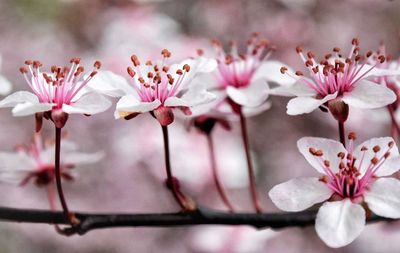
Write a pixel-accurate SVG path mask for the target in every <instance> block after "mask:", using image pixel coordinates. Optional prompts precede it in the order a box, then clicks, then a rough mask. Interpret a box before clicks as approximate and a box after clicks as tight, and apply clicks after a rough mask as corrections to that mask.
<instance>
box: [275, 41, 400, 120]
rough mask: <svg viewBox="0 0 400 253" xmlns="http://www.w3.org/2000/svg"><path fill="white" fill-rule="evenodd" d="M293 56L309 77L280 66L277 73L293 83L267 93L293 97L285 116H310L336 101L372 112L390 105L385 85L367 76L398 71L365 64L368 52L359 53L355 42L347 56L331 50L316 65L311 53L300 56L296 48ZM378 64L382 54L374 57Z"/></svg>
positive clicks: (357, 43) (383, 74) (299, 49)
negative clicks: (301, 62)
mask: <svg viewBox="0 0 400 253" xmlns="http://www.w3.org/2000/svg"><path fill="white" fill-rule="evenodd" d="M296 51H297V53H298V54H299V56H300V57H301V59H302V60H303V62H304V64H305V66H306V67H307V69H308V72H309V75H310V77H311V78H307V77H305V76H304V75H303V73H302V72H301V71H296V72H293V71H291V70H289V69H288V68H287V67H282V68H281V72H282V73H283V74H286V75H289V76H291V77H293V79H295V80H296V82H295V83H294V84H293V85H287V86H282V87H278V88H275V89H272V90H271V92H270V93H271V94H277V95H284V96H296V98H293V99H291V100H290V101H289V103H288V105H287V113H288V114H289V115H298V114H303V113H310V112H312V111H313V110H315V109H317V108H318V107H321V106H322V107H328V108H329V106H330V105H331V103H332V105H333V103H335V102H337V101H342V102H344V103H345V104H347V105H350V106H354V107H358V108H362V109H374V108H379V107H383V106H385V105H388V104H391V103H393V102H394V101H395V100H396V96H395V94H394V93H393V92H392V91H391V90H390V89H388V88H387V87H385V86H382V85H378V84H377V83H375V82H371V81H368V80H367V79H368V77H370V76H386V75H399V74H400V72H399V71H388V70H384V69H379V68H378V67H377V65H378V64H374V65H369V64H368V59H369V58H370V57H371V56H372V52H367V53H366V55H365V56H364V55H361V54H360V48H359V42H358V40H357V39H353V41H352V48H351V50H350V53H349V54H348V55H343V54H341V53H340V49H339V48H336V47H335V48H334V49H333V53H328V54H327V55H325V57H324V59H323V60H321V61H320V62H317V61H316V59H315V57H314V54H313V53H312V52H308V53H307V54H306V55H304V54H303V50H302V49H301V48H300V47H297V48H296ZM378 60H379V62H380V63H382V62H384V61H385V57H384V56H383V55H379V56H378Z"/></svg>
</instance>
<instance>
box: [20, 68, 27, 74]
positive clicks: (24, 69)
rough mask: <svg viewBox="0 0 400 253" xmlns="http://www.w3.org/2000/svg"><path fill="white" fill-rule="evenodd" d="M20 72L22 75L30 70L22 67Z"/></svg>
mask: <svg viewBox="0 0 400 253" xmlns="http://www.w3.org/2000/svg"><path fill="white" fill-rule="evenodd" d="M19 72H21V74H25V73H28V70H27V69H26V68H25V67H20V68H19Z"/></svg>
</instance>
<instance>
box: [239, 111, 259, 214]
mask: <svg viewBox="0 0 400 253" xmlns="http://www.w3.org/2000/svg"><path fill="white" fill-rule="evenodd" d="M238 114H239V117H240V127H241V130H242V139H243V145H244V150H245V152H246V160H247V170H248V174H249V181H250V193H251V197H252V199H253V205H254V208H255V210H256V212H257V213H262V209H261V204H260V201H259V199H258V195H257V188H256V179H255V175H254V169H253V163H252V160H251V155H250V144H249V137H248V134H247V125H246V118H245V117H244V115H243V111H242V109H241V108H240V110H239V113H238Z"/></svg>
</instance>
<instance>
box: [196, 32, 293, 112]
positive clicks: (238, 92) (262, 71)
mask: <svg viewBox="0 0 400 253" xmlns="http://www.w3.org/2000/svg"><path fill="white" fill-rule="evenodd" d="M213 45H214V47H215V49H216V54H217V55H216V59H217V61H218V68H217V70H216V71H215V73H214V76H213V78H211V77H210V76H208V77H206V78H207V79H204V80H202V82H203V83H206V84H208V85H209V87H210V90H212V91H213V93H214V94H216V95H217V97H218V99H217V100H216V101H215V102H214V104H212V105H211V106H209V107H204V108H202V109H203V110H202V111H200V112H197V113H196V114H197V115H199V114H204V113H208V112H210V113H211V114H218V112H219V113H222V114H229V113H232V112H233V113H237V111H236V110H237V108H235V107H240V109H241V110H243V113H244V114H246V115H247V116H252V115H256V114H258V113H261V112H263V111H264V110H267V109H269V108H270V103H269V102H266V100H267V98H268V91H269V86H268V81H271V82H278V83H281V84H282V83H283V84H287V85H288V84H290V83H292V82H293V80H292V79H291V78H288V77H283V76H282V75H280V74H279V69H280V67H281V66H282V63H280V62H278V61H267V59H268V58H269V56H270V55H271V53H272V51H273V47H272V46H271V45H270V44H269V43H268V41H266V40H259V39H258V35H257V34H254V35H253V36H252V37H251V39H250V40H249V41H248V46H247V51H246V53H245V54H239V53H238V49H237V45H236V43H235V42H232V43H231V52H229V53H227V52H225V51H224V50H223V48H222V45H221V43H220V42H219V41H216V40H214V41H213Z"/></svg>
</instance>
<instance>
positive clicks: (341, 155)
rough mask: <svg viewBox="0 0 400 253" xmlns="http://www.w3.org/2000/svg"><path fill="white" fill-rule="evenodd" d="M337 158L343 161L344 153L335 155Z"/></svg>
mask: <svg viewBox="0 0 400 253" xmlns="http://www.w3.org/2000/svg"><path fill="white" fill-rule="evenodd" d="M337 156H338V157H339V158H341V159H344V157H345V153H344V152H339V153H338V154H337Z"/></svg>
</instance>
